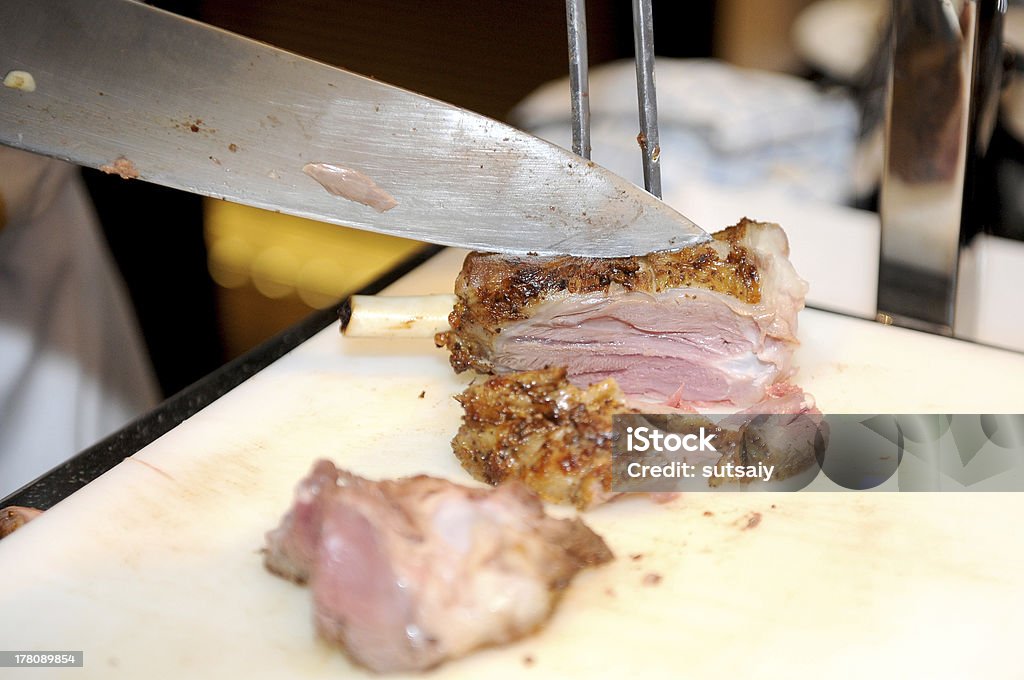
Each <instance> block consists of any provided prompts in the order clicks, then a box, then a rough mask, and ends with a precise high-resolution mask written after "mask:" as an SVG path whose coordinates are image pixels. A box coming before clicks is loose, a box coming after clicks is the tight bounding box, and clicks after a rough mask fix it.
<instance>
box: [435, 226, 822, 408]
mask: <svg viewBox="0 0 1024 680" xmlns="http://www.w3.org/2000/svg"><path fill="white" fill-rule="evenodd" d="M788 255H789V244H788V242H787V240H786V235H785V233H784V232H783V231H782V229H781V228H780V227H779V226H778V225H775V224H767V223H760V222H753V221H751V220H747V219H744V220H742V221H741V222H740V223H739V224H737V225H735V226H733V227H729V228H728V229H725V230H723V231H720V232H718V233H716V234H714V238H713V240H712V241H711V242H710V243H705V244H700V245H697V246H692V247H689V248H685V249H683V250H679V251H673V252H664V253H653V254H650V255H646V256H644V257H630V258H611V259H592V258H579V257H511V256H506V255H496V254H487V253H471V254H470V255H469V256H468V257H467V258H466V261H465V263H464V265H463V268H462V272H461V273H460V274H459V277H458V279H457V281H456V285H455V293H456V295H457V297H458V300H457V302H456V305H455V309H454V311H453V312H452V314H451V316H450V317H449V320H450V322H451V330H450V331H447V332H444V333H440V334H438V336H437V342H438V344H439V345H442V346H446V347H447V348H448V349H449V350H450V351H451V363H452V366H453V367H454V368H455V370H456V371H464V370H467V369H474V370H477V371H479V372H482V373H499V374H500V373H511V372H515V371H533V370H537V369H542V368H545V367H549V366H565V367H566V368H567V370H568V377H569V379H570V380H571V381H572V382H573V383H574V384H576V385H578V386H581V387H586V386H587V385H590V384H592V383H595V382H599V381H601V380H603V379H606V378H614V379H615V380H616V382H617V383H618V385H619V387H620V388H621V389H622V391H623V392H624V393H625V394H627V395H630V396H631V397H640V398H644V399H648V400H651V401H654V402H659V403H667V404H671V405H686V404H690V405H692V404H697V405H700V404H727V405H733V406H737V407H746V406H750V405H753V404H756V403H758V402H760V401H762V400H763V399H765V398H766V397H767V396H769V395H770V390H771V386H772V385H774V384H776V383H778V382H782V381H784V380H785V379H786V378H788V377H789V376H790V375H791V374H792V372H793V369H792V365H791V357H792V353H793V350H794V348H795V347H796V345H797V339H796V328H797V313H798V312H799V310H800V309H802V308H803V305H804V295H805V294H806V291H807V284H806V283H805V282H804V281H803V280H801V279H800V278H799V276H797V274H796V272H795V270H794V269H793V266H792V265H791V264H790V262H789V260H788Z"/></svg>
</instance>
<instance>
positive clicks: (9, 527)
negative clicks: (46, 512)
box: [0, 505, 43, 538]
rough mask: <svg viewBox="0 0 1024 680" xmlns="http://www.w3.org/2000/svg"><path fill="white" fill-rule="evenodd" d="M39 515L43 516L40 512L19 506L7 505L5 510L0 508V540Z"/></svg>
mask: <svg viewBox="0 0 1024 680" xmlns="http://www.w3.org/2000/svg"><path fill="white" fill-rule="evenodd" d="M41 514H43V511H42V510H37V509H36V508H26V507H23V506H21V505H8V506H7V507H6V508H0V538H4V537H5V536H10V535H11V534H13V533H14V532H15V531H17V530H18V529H20V528H21V527H23V526H25V525H26V524H28V523H29V522H31V521H32V520H34V519H35V518H36V517H39V515H41Z"/></svg>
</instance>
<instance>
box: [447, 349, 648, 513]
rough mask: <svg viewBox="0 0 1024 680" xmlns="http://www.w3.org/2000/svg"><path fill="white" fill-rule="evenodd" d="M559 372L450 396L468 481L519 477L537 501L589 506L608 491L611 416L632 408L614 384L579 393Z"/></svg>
mask: <svg viewBox="0 0 1024 680" xmlns="http://www.w3.org/2000/svg"><path fill="white" fill-rule="evenodd" d="M565 374H566V371H565V369H564V368H549V369H545V370H540V371H528V372H525V373H515V374H511V375H507V376H498V377H495V378H491V379H490V380H488V381H487V382H485V383H482V384H479V385H471V386H470V387H469V388H468V389H466V391H465V392H463V393H462V394H461V395H459V396H458V397H456V399H458V401H459V403H461V404H462V406H463V408H464V409H465V415H464V416H463V418H462V427H460V428H459V431H458V434H456V435H455V438H454V439H453V440H452V449H453V450H454V451H455V455H456V457H457V458H458V459H459V461H460V462H461V463H462V467H464V468H465V469H466V470H467V471H468V472H469V473H470V474H471V475H473V477H475V478H476V479H478V480H480V481H483V482H487V483H488V484H499V483H501V482H502V481H503V480H506V479H519V480H522V481H523V482H524V483H525V484H526V485H527V486H529V487H530V488H531V489H533V490H534V491H535V492H536V493H537V494H538V495H539V496H540V497H541V498H543V499H544V500H547V501H552V502H556V503H565V502H568V503H572V504H573V505H575V506H576V507H578V508H581V509H582V508H587V507H589V506H591V505H594V504H596V503H601V502H603V501H605V500H607V498H608V497H609V496H610V494H611V454H612V444H611V442H612V439H611V438H612V434H613V432H612V416H613V415H615V414H616V413H628V412H630V411H631V409H629V408H628V407H627V406H626V401H625V398H624V397H623V395H622V392H621V391H620V390H619V388H618V386H616V384H615V382H614V381H613V380H605V381H603V382H600V383H597V384H595V385H591V386H590V387H589V388H587V389H585V390H583V389H580V388H578V387H574V386H573V385H571V384H570V383H569V382H568V381H567V380H566V377H565Z"/></svg>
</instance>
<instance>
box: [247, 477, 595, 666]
mask: <svg viewBox="0 0 1024 680" xmlns="http://www.w3.org/2000/svg"><path fill="white" fill-rule="evenodd" d="M333 467H334V466H333V464H331V463H329V462H327V461H319V462H318V463H317V464H316V465H315V466H314V469H313V472H312V473H311V475H310V476H309V477H308V478H307V479H305V480H303V482H302V483H300V485H299V488H298V491H297V493H296V506H295V507H294V508H293V509H292V510H291V512H289V513H288V515H286V516H285V518H284V520H283V521H282V523H281V526H280V527H279V528H278V529H275V530H274V531H271V532H270V533H268V535H267V541H268V547H267V552H266V563H267V567H268V568H269V569H270V570H271V571H273V572H275V573H278V574H282V575H284V576H286V577H288V578H292V577H293V576H292V575H294V574H302V573H304V574H306V576H307V578H308V581H309V584H310V586H311V588H312V591H313V599H314V604H315V612H316V614H315V616H316V627H317V630H318V632H319V633H320V635H321V636H322V637H324V638H325V639H327V640H328V641H331V642H334V643H337V644H339V645H341V646H342V647H343V648H344V649H345V650H346V651H347V653H348V654H349V655H350V657H351V658H352V659H353V660H354V661H356V662H357V663H360V664H362V665H364V666H366V667H367V668H370V669H371V670H374V671H377V672H393V671H411V670H424V669H428V668H431V667H433V666H436V665H438V664H439V663H441V662H443V661H445V660H446V659H453V658H457V657H460V656H463V655H465V654H468V653H469V652H471V651H473V650H474V649H477V648H479V647H484V646H489V645H496V644H502V643H506V642H510V641H512V640H515V639H518V638H520V637H522V636H524V635H527V634H529V633H531V632H533V631H535V630H536V629H537V628H538V627H539V626H540V625H542V624H543V622H544V621H545V620H546V619H547V618H548V616H550V614H551V612H552V610H553V607H554V606H555V604H556V602H557V600H558V596H559V594H560V593H561V591H562V590H563V589H564V588H566V586H568V584H569V582H570V581H571V579H572V578H573V576H574V575H575V574H576V573H577V572H578V571H579V570H580V569H582V568H584V567H587V566H592V565H598V564H602V563H604V562H607V561H609V560H611V559H612V554H611V552H610V551H609V550H608V547H607V546H606V545H605V543H604V541H603V540H601V538H600V537H599V536H598V535H597V534H595V533H594V532H593V531H591V530H590V529H589V528H588V527H587V526H586V525H585V524H583V523H582V522H581V521H580V520H578V519H571V520H559V519H553V518H551V517H548V516H547V515H546V514H545V513H544V509H543V506H542V505H541V503H540V501H539V500H538V499H537V497H536V496H534V495H533V494H532V493H531V492H530V491H529V490H528V489H526V488H525V487H524V486H522V485H521V484H516V483H512V484H507V485H502V486H500V487H499V488H497V489H486V488H485V489H470V488H467V487H463V486H459V485H457V484H453V483H451V482H448V481H446V480H442V479H436V478H432V477H426V476H418V477H411V478H407V479H400V480H395V481H381V482H372V481H369V480H366V479H363V478H361V477H357V476H356V475H352V474H350V473H348V472H345V471H342V470H337V469H335V479H336V480H337V481H336V483H335V485H334V486H330V485H327V484H324V483H323V482H324V480H326V479H328V478H329V477H330V469H329V468H333ZM310 489H315V490H316V492H315V493H314V494H313V496H314V500H313V501H312V502H310V500H309V498H310V493H309V491H310ZM311 509H312V511H310V510H311ZM306 519H310V521H311V523H312V524H318V525H319V526H318V527H317V528H316V529H314V530H310V527H309V526H307V524H306V523H305V520H306ZM292 532H298V534H299V535H297V536H292V535H291V534H292ZM314 536H315V539H314V540H313V541H312V543H313V544H315V550H314V551H313V552H314V553H315V554H314V557H313V559H312V560H308V559H307V557H308V555H309V553H310V551H309V549H308V548H309V546H310V541H309V539H310V538H311V537H314Z"/></svg>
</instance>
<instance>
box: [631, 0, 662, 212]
mask: <svg viewBox="0 0 1024 680" xmlns="http://www.w3.org/2000/svg"><path fill="white" fill-rule="evenodd" d="M633 42H634V49H635V51H636V89H637V94H638V95H639V100H640V134H639V135H637V138H636V139H637V142H639V144H640V151H641V153H642V154H643V164H644V188H645V189H647V191H648V192H650V193H652V194H654V195H655V196H657V197H658V198H661V163H660V160H661V145H660V143H659V141H658V98H657V95H656V93H655V88H654V17H653V15H652V13H651V0H633Z"/></svg>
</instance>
